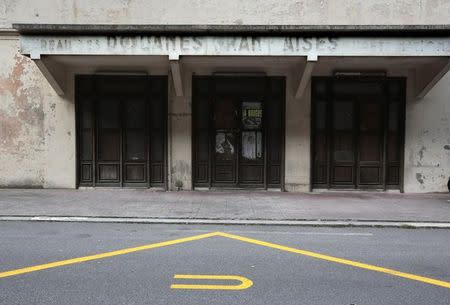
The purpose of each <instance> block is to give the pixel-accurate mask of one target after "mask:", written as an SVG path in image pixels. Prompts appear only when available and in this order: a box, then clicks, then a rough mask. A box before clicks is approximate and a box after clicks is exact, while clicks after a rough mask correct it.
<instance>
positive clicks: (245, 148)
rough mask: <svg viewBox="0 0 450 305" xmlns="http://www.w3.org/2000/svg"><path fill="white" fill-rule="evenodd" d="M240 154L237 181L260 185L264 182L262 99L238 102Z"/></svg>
mask: <svg viewBox="0 0 450 305" xmlns="http://www.w3.org/2000/svg"><path fill="white" fill-rule="evenodd" d="M240 107H241V109H240V113H241V126H240V127H241V128H240V143H239V144H240V145H239V150H240V155H239V183H240V184H241V185H262V184H263V183H264V159H265V156H264V128H263V102H262V100H261V99H260V100H258V99H256V100H253V101H247V100H242V101H241V103H240Z"/></svg>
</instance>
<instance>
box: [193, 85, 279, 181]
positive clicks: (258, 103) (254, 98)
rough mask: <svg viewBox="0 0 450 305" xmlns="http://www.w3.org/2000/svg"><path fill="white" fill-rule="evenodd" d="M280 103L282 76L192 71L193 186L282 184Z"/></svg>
mask: <svg viewBox="0 0 450 305" xmlns="http://www.w3.org/2000/svg"><path fill="white" fill-rule="evenodd" d="M284 103H285V79H284V78H282V77H211V76H195V77H194V78H193V103H192V110H193V119H192V129H193V182H194V186H196V187H222V186H224V187H249V188H253V187H255V188H267V187H273V188H279V187H282V184H283V178H282V177H283V170H284V168H283V165H284V164H283V160H284V123H285V122H284ZM266 110H267V113H266V112H265V111H266ZM266 114H267V117H266Z"/></svg>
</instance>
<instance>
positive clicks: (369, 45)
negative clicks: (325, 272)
mask: <svg viewBox="0 0 450 305" xmlns="http://www.w3.org/2000/svg"><path fill="white" fill-rule="evenodd" d="M448 16H450V3H449V2H448V1H444V0H442V1H439V0H408V1H398V0H397V1H393V0H392V1H391V0H389V1H383V3H381V2H380V1H372V0H366V1H359V0H346V1H333V0H328V1H315V0H302V1H291V0H285V1H276V0H273V1H272V0H269V1H235V0H229V1H216V0H213V1H207V2H205V1H198V0H194V1H182V0H168V1H140V0H131V1H119V0H114V1H94V2H93V1H77V0H54V1H50V0H45V1H36V2H29V1H22V0H19V1H17V0H16V1H8V0H3V1H2V2H1V3H0V55H1V56H0V187H5V188H8V187H23V188H28V187H33V188H77V187H148V188H155V189H167V190H176V189H184V190H193V189H216V188H251V189H270V190H272V189H274V190H286V191H291V192H304V191H311V190H316V189H317V190H322V189H357V190H366V189H376V190H383V191H388V190H396V191H402V192H403V191H404V192H442V191H446V189H447V181H448V179H449V176H450V86H449V85H450V73H448V71H449V69H450V26H449V24H448Z"/></svg>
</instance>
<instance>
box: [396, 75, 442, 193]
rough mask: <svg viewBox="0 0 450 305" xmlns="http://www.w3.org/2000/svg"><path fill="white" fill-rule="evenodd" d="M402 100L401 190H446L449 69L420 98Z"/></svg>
mask: <svg viewBox="0 0 450 305" xmlns="http://www.w3.org/2000/svg"><path fill="white" fill-rule="evenodd" d="M413 80H414V78H413V77H411V78H410V81H409V83H408V85H410V86H409V88H408V89H409V92H408V93H409V95H410V96H409V98H408V101H407V104H406V135H405V178H404V179H405V182H404V183H405V192H446V191H448V189H447V181H448V178H449V177H450V90H449V88H450V72H447V74H446V75H445V76H444V77H443V78H442V79H441V80H440V81H439V82H438V83H437V85H436V86H435V87H434V88H433V89H432V90H431V91H430V92H429V93H428V95H427V96H426V97H425V98H423V99H420V100H415V99H414V98H413V97H412V92H411V88H413V85H412V83H413Z"/></svg>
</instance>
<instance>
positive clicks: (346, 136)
mask: <svg viewBox="0 0 450 305" xmlns="http://www.w3.org/2000/svg"><path fill="white" fill-rule="evenodd" d="M404 103H405V82H404V79H401V78H381V79H379V78H369V79H366V78H343V79H340V78H326V77H318V78H314V79H313V84H312V106H313V116H312V117H313V124H312V137H313V143H312V160H313V166H312V183H313V187H320V188H323V187H325V188H362V189H365V188H376V189H387V188H392V189H395V188H396V189H399V188H400V189H401V180H402V175H401V166H402V162H403V161H402V156H403V154H402V149H403V141H404V105H405V104H404Z"/></svg>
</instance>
